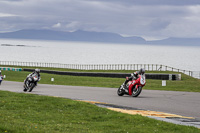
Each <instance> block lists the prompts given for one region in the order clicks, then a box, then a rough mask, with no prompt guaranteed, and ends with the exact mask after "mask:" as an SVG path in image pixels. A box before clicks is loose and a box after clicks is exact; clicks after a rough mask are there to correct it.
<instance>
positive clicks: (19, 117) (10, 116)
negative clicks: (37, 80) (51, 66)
mask: <svg viewBox="0 0 200 133" xmlns="http://www.w3.org/2000/svg"><path fill="white" fill-rule="evenodd" d="M0 132H1V133H3V132H4V133H5V132H7V133H72V132H73V133H80V132H82V133H111V132H113V133H114V132H116V133H127V132H129V133H132V132H133V133H200V130H199V129H197V128H195V127H189V126H181V125H175V124H171V123H167V122H163V121H158V120H154V119H150V118H147V117H142V116H140V115H127V114H123V113H119V112H114V111H111V110H108V109H105V108H100V107H97V106H95V105H92V104H89V103H84V102H79V101H73V100H70V99H64V98H55V97H48V96H39V95H34V94H24V93H13V92H7V91H0Z"/></svg>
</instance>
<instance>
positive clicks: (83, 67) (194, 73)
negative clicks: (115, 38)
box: [0, 61, 200, 79]
mask: <svg viewBox="0 0 200 133" xmlns="http://www.w3.org/2000/svg"><path fill="white" fill-rule="evenodd" d="M0 65H10V66H29V67H51V68H66V69H79V70H139V69H140V68H144V69H145V70H147V71H173V72H181V73H184V74H187V75H189V76H192V77H194V78H198V79H200V72H199V71H188V70H182V69H177V68H174V67H170V66H166V65H160V64H61V63H44V62H18V61H0Z"/></svg>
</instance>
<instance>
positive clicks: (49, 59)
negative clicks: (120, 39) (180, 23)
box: [0, 39, 200, 71]
mask: <svg viewBox="0 0 200 133" xmlns="http://www.w3.org/2000/svg"><path fill="white" fill-rule="evenodd" d="M0 61H19V62H44V63H62V64H160V65H166V66H170V67H174V68H177V69H182V70H190V71H200V46H172V45H161V44H160V45H152V44H151V45H145V44H114V43H96V42H67V41H52V40H18V39H0Z"/></svg>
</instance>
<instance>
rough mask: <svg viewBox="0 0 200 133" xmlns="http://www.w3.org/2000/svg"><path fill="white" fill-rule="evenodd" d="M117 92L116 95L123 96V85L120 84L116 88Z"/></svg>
mask: <svg viewBox="0 0 200 133" xmlns="http://www.w3.org/2000/svg"><path fill="white" fill-rule="evenodd" d="M117 94H118V96H123V95H124V90H123V86H122V85H121V86H120V87H119V89H118V90H117Z"/></svg>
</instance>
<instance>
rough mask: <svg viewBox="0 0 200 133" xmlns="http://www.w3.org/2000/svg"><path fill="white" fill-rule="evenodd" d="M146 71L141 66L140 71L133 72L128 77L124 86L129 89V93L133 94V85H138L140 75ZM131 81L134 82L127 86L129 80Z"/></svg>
mask: <svg viewBox="0 0 200 133" xmlns="http://www.w3.org/2000/svg"><path fill="white" fill-rule="evenodd" d="M144 73H145V70H144V69H143V68H141V69H140V70H139V71H136V72H134V73H132V74H131V76H130V77H126V81H125V82H124V84H123V85H124V88H125V90H127V91H128V93H129V95H132V90H131V89H132V87H133V86H134V85H138V84H140V79H139V75H143V74H144ZM129 81H132V83H131V84H130V85H129V87H128V88H127V87H126V84H127V83H128V82H129Z"/></svg>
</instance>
